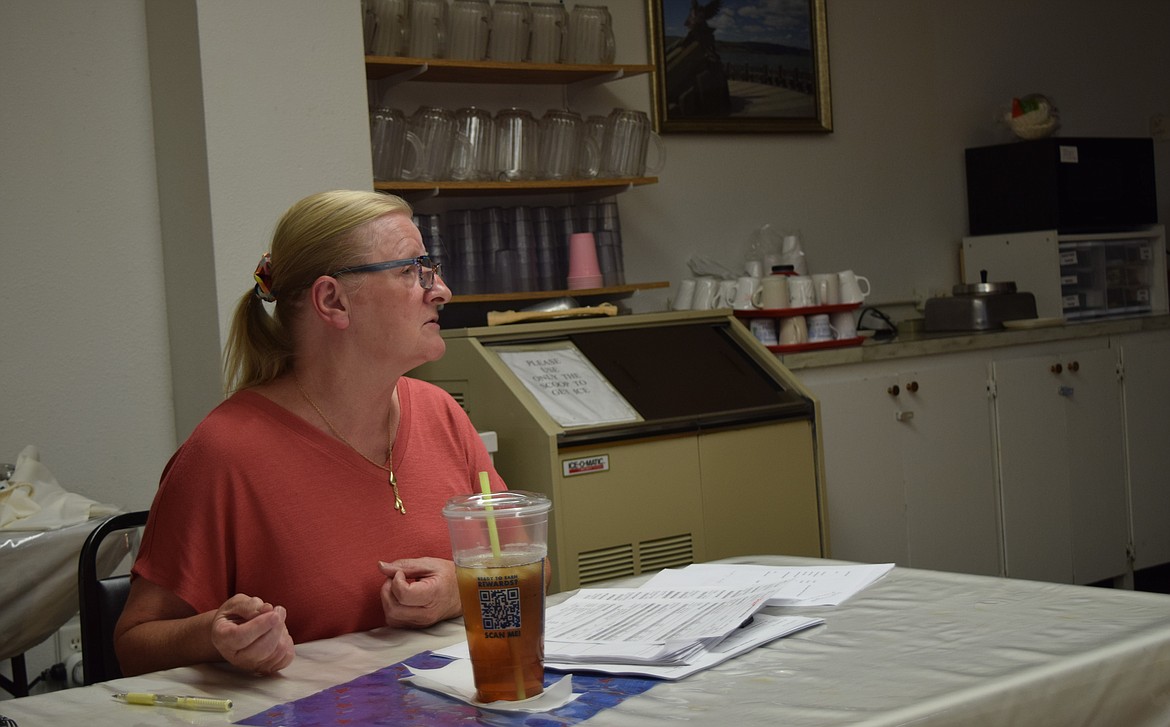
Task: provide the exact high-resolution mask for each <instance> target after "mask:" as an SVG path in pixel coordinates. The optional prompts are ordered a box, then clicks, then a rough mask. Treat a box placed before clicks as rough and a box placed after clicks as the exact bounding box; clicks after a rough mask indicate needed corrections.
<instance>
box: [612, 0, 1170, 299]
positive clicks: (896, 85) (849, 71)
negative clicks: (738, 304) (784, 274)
mask: <svg viewBox="0 0 1170 727" xmlns="http://www.w3.org/2000/svg"><path fill="white" fill-rule="evenodd" d="M631 4H632V5H633V4H637V3H631ZM614 5H615V7H622V8H624V9H625V8H626V4H625V3H621V4H618V3H615V4H614ZM827 10H828V30H829V55H830V62H829V66H830V74H831V79H830V85H831V89H832V100H833V126H834V131H833V132H832V133H831V134H828V135H799V134H797V135H793V134H779V135H747V136H729V135H708V134H671V135H668V136H667V148H668V154H667V158H668V162H667V166H666V168H665V170H663V172H662V173H661V174H660V178H661V182H660V184H658V185H657V186H656V187H654V188H650V189H645V190H642V189H639V190H637V191H635V192H632V193H629V194H626V195H623V196H622V198H621V200H620V203H621V212H622V225H623V238H624V239H625V240H626V241H627V242H626V245H625V249H626V270H627V277H630V272H631V271H632V272H633V276H634V278H635V279H653V280H669V281H671V282H672V283H673V282H675V281H677V280H678V279H680V278H682V277H685V276H686V274H687V268H686V261H687V260H688V259H689V258H690V257H691V256H692V255H697V254H698V255H707V256H710V257H715V258H718V259H725V260H726V261H727V263H728V264H729V265H738V264H740V262H741V261H742V255H743V251H744V250H745V249H746V244H747V240H748V237H749V235H750V233H751V231H752V230H753V229H755V228H756V227H758V226H760V225H763V224H765V223H771V224H772V225H774V226H778V227H782V228H785V227H791V228H798V229H800V230H801V232H802V238H803V242H804V246H805V250H806V252H807V254H808V256H809V262H810V266H811V267H813V268H814V269H816V270H821V271H830V270H839V269H843V268H853V269H855V270H857V271H858V272H863V273H864V274H865V275H867V276H869V277H870V278H871V280H872V282H873V286H874V291H875V292H874V297H873V298H871V299H870V301H869V302H871V303H872V302H875V301H876V302H878V303H884V302H891V301H907V300H912V298H913V294H914V291H915V289H916V288H921V289H935V290H943V291H948V292H949V290H950V288H951V286H952V285H953V284H954V283H956V282H958V259H957V250H958V244H959V241H960V238H961V237H962V236H963V235H964V234H966V231H967V218H966V187H965V177H964V170H963V150H964V149H965V148H966V147H969V146H981V145H987V144H993V143H1001V142H1007V141H1009V140H1011V136H1010V134H1009V132H1008V131H1007V130H1006V128H1004V127H1001V126H1000V125H998V124H996V123H995V122H994V121H993V117H994V116H995V114H997V113H998V112H999V111H1001V110H1005V109H1006V108H1007V106H1008V104H1009V102H1010V100H1011V98H1012V96H1020V95H1024V94H1027V93H1032V92H1040V93H1045V94H1046V95H1048V96H1049V97H1050V98H1051V99H1052V100H1053V102H1054V103H1055V104H1056V106H1057V107H1058V108H1059V110H1060V112H1061V118H1062V121H1063V125H1062V130H1061V133H1062V134H1064V135H1067V136H1077V135H1079V136H1146V135H1148V133H1149V132H1148V126H1147V124H1148V117H1149V116H1150V115H1151V114H1153V113H1163V114H1165V113H1167V112H1170V40H1168V36H1167V32H1168V30H1170V4H1167V3H1164V2H1160V1H1159V0H1135V1H1133V2H1126V3H1121V4H1116V5H1111V6H1109V7H1108V8H1106V7H1105V6H1103V5H1101V3H1099V2H1093V1H1092V0H1075V1H1073V2H1068V1H1066V0H1031V1H1030V2H1026V3H1021V2H1015V1H1014V0H989V1H986V2H957V1H947V2H938V1H937V0H894V1H888V0H887V1H885V2H872V1H869V0H828V2H827ZM625 12H627V13H629V14H637V13H638V12H639V11H638V10H637V9H635V8H628V9H625ZM1156 149H1157V152H1156V153H1157V164H1158V182H1159V201H1160V204H1159V213H1160V217H1161V219H1162V220H1163V221H1166V220H1167V219H1170V144H1168V143H1165V142H1162V143H1160V144H1158V145H1156ZM667 296H668V293H658V292H656V291H654V292H651V293H649V294H646V295H644V296H643V297H642V298H641V299H638V301H637V305H638V306H645V307H655V306H657V307H661V306H662V305H663V304H664V302H665V299H666V298H667Z"/></svg>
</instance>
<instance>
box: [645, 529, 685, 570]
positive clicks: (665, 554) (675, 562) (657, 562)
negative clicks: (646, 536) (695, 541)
mask: <svg viewBox="0 0 1170 727" xmlns="http://www.w3.org/2000/svg"><path fill="white" fill-rule="evenodd" d="M694 557H695V554H694V549H693V548H692V544H691V534H690V533H685V534H683V535H674V536H672V537H669V538H659V539H658V540H646V541H643V542H642V543H641V544H639V546H638V564H639V566H641V567H640V568H639V570H640V571H641V572H646V571H652V570H661V569H663V568H680V567H682V566H685V565H690V564H691V563H693V562H694Z"/></svg>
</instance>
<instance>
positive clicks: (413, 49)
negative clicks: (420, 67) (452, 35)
mask: <svg viewBox="0 0 1170 727" xmlns="http://www.w3.org/2000/svg"><path fill="white" fill-rule="evenodd" d="M409 34H410V45H409V47H410V55H411V57H413V58H443V57H444V56H446V54H447V0H411V2H410V30H409Z"/></svg>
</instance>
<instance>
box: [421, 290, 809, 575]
mask: <svg viewBox="0 0 1170 727" xmlns="http://www.w3.org/2000/svg"><path fill="white" fill-rule="evenodd" d="M443 336H444V338H445V339H446V341H447V353H446V355H445V356H444V357H443V358H442V359H440V360H439V361H436V362H432V363H428V364H426V365H424V366H422V367H420V368H418V369H415V370H414V371H413V372H412V373H411V375H412V376H415V377H418V378H421V379H424V380H427V381H431V382H433V383H435V384H437V385H438V386H440V387H442V388H443V389H445V390H446V391H448V392H449V393H450V394H451V395H452V396H453V397H455V399H456V400H457V401H459V402H460V404H461V405H462V406H463V408H464V410H466V411H467V413H468V415H469V416H470V417H471V420H472V422H473V423H474V424H475V426H476V428H478V429H480V430H492V431H495V432H496V433H497V436H498V441H499V445H498V446H499V449H498V451H497V452H496V453H495V464H496V468H497V469H498V470H499V472H500V474H501V475H502V476H503V477H504V479H505V481H506V482H507V483H508V485H509V486H510V487H512V488H517V489H527V490H533V491H537V492H542V493H544V494H546V495H547V496H548V497H549V498H550V499H551V500H552V502H553V512H552V519H551V520H550V531H549V554H550V557H551V558H552V559H553V574H554V582H553V587H554V589H556V590H566V589H571V588H576V587H578V586H582V585H587V584H589V583H593V582H597V581H602V580H607V579H609V578H615V577H620V576H627V575H637V574H639V573H641V572H643V571H652V570H657V569H659V568H664V567H678V566H683V565H686V564H688V563H692V562H702V561H707V560H712V559H716V558H725V557H730V556H735V555H749V554H760V553H781V554H786V555H802V556H827V555H828V553H827V543H828V532H827V525H826V522H825V507H824V493H823V485H822V479H821V471H822V469H823V467H822V461H821V456H820V447H819V439H818V431H817V422H816V406H815V403H814V401H813V399H812V398H811V396H810V395H809V393H808V392H807V390H805V389H804V388H803V387H802V386H801V385H800V384H799V382H797V381H796V379H795V377H793V376H792V374H791V373H790V372H789V371H788V370H787V369H786V368H784V366H783V365H782V364H781V363H780V362H779V361H778V360H777V359H776V357H775V356H774V355H773V354H771V353H770V352H769V351H768V350H767V349H766V348H765V347H764V346H762V345H760V343H759V342H758V341H757V340H756V339H755V338H754V337H753V336H752V334H751V333H750V332H749V331H748V330H747V329H746V328H744V327H743V325H742V324H741V323H739V322H738V321H737V320H736V319H735V317H734V316H731V315H727V312H726V311H724V312H718V311H681V312H671V313H653V314H641V315H623V316H616V317H609V318H587V319H563V320H558V321H542V322H539V323H521V324H515V325H506V326H495V327H478V328H463V329H455V330H449V331H444V333H443Z"/></svg>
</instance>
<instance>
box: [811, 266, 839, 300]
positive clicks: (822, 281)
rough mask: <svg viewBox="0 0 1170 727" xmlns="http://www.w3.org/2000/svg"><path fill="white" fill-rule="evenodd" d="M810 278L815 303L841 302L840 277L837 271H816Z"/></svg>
mask: <svg viewBox="0 0 1170 727" xmlns="http://www.w3.org/2000/svg"><path fill="white" fill-rule="evenodd" d="M812 279H813V287H814V288H815V289H816V294H817V305H837V304H838V303H840V302H841V279H840V277H839V276H838V275H837V273H817V274H815V275H813V276H812Z"/></svg>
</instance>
